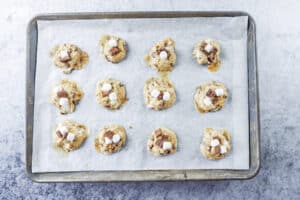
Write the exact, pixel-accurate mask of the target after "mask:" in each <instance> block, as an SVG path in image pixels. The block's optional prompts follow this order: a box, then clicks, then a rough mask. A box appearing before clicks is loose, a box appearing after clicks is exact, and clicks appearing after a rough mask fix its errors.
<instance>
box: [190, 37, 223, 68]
mask: <svg viewBox="0 0 300 200" xmlns="http://www.w3.org/2000/svg"><path fill="white" fill-rule="evenodd" d="M192 54H193V56H194V57H195V58H196V59H197V62H198V63H199V64H202V65H203V64H208V69H209V70H210V71H216V70H218V68H219V66H220V45H219V43H218V42H217V41H215V40H212V39H206V40H201V41H200V42H199V43H197V44H196V45H195V46H194V48H193V53H192Z"/></svg>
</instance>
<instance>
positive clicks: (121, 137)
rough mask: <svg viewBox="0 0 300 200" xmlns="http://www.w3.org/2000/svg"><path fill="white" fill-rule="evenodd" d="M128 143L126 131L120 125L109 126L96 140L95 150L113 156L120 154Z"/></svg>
mask: <svg viewBox="0 0 300 200" xmlns="http://www.w3.org/2000/svg"><path fill="white" fill-rule="evenodd" d="M125 143H126V130H125V128H124V127H122V126H119V125H108V126H105V127H103V128H102V129H101V130H100V133H99V135H97V136H96V138H95V149H96V150H97V151H98V152H99V153H103V154H112V153H115V152H118V151H120V150H121V149H122V147H123V146H124V145H125Z"/></svg>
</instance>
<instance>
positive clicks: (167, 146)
mask: <svg viewBox="0 0 300 200" xmlns="http://www.w3.org/2000/svg"><path fill="white" fill-rule="evenodd" d="M171 148H172V143H171V142H164V143H163V150H168V149H171Z"/></svg>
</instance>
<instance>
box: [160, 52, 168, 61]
mask: <svg viewBox="0 0 300 200" xmlns="http://www.w3.org/2000/svg"><path fill="white" fill-rule="evenodd" d="M159 57H160V59H162V60H166V59H167V58H168V53H167V52H166V51H161V52H160V53H159Z"/></svg>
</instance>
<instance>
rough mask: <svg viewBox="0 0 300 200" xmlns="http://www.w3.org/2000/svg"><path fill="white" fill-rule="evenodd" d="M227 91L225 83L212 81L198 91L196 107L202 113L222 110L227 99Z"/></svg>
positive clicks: (195, 100)
mask: <svg viewBox="0 0 300 200" xmlns="http://www.w3.org/2000/svg"><path fill="white" fill-rule="evenodd" d="M227 95H228V94H227V89H226V87H225V85H224V84H223V83H220V82H217V81H211V82H207V83H204V84H202V85H201V86H199V87H198V88H197V89H196V93H195V95H194V105H195V107H196V109H197V110H198V111H199V112H201V113H206V112H212V111H217V110H220V109H221V108H222V107H223V106H224V104H225V102H226V99H227Z"/></svg>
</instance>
